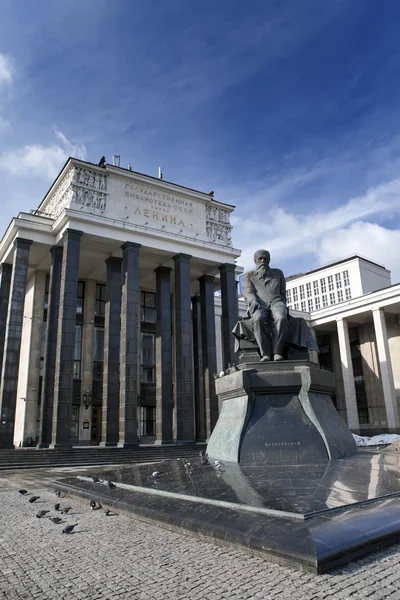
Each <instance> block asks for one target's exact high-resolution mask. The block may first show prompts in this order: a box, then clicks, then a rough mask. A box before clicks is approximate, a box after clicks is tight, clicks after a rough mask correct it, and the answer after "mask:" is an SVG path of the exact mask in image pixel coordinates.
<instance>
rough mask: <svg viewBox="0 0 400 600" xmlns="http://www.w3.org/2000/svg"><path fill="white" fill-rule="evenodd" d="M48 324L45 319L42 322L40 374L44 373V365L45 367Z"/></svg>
mask: <svg viewBox="0 0 400 600" xmlns="http://www.w3.org/2000/svg"><path fill="white" fill-rule="evenodd" d="M46 326H47V323H46V321H44V322H43V323H42V339H41V342H40V374H41V375H43V367H44V353H45V350H46Z"/></svg>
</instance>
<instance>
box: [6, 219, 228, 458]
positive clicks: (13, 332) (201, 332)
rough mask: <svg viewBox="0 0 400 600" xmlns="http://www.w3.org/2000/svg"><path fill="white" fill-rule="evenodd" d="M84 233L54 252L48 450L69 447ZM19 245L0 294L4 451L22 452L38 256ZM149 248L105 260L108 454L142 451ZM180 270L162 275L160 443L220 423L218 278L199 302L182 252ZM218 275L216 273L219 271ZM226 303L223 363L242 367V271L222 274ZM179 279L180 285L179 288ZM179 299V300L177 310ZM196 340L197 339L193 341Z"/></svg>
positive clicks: (45, 413) (201, 290)
mask: <svg viewBox="0 0 400 600" xmlns="http://www.w3.org/2000/svg"><path fill="white" fill-rule="evenodd" d="M81 239H82V232H81V231H78V230H75V229H67V230H66V231H65V233H64V235H63V238H62V240H61V244H60V245H59V246H58V245H57V246H54V247H53V248H51V251H50V252H51V268H50V280H49V299H48V310H47V326H46V337H45V352H44V366H43V384H42V395H41V413H40V433H39V444H38V447H41V448H46V447H49V448H52V449H59V448H69V447H70V446H71V419H72V397H73V368H74V348H75V330H76V310H77V287H78V278H79V262H80V250H81ZM31 244H32V242H31V241H30V240H26V239H23V238H19V237H18V238H16V239H15V241H14V251H13V264H12V265H10V264H6V263H4V264H2V265H1V269H2V275H1V285H0V365H1V383H0V413H1V422H0V447H3V448H5V447H8V448H11V447H13V437H14V426H15V412H16V401H17V387H18V373H19V355H20V347H21V333H22V327H23V317H24V300H25V290H26V284H27V274H28V264H29V252H30V246H31ZM140 248H141V246H140V244H136V243H134V242H125V243H124V244H123V245H122V246H121V249H122V258H119V257H114V256H111V257H110V258H108V259H107V260H106V289H107V301H106V312H105V326H104V338H105V339H104V372H103V399H102V435H101V445H102V446H120V447H131V446H135V445H137V444H138V434H137V398H138V395H139V390H140V379H139V377H140V369H139V366H140V365H139V360H140V359H139V353H138V348H139V343H138V332H139V318H140V307H139V304H138V298H139V261H140ZM173 263H174V268H173V269H171V268H170V267H167V266H159V267H158V268H157V269H155V284H156V285H155V287H156V415H157V417H156V443H157V444H170V443H178V444H179V443H190V442H195V441H196V439H197V440H200V439H201V440H204V439H206V438H207V437H208V436H209V435H210V433H211V431H212V429H213V427H214V425H215V423H216V420H217V418H218V404H217V398H216V395H215V390H214V381H213V374H214V373H215V372H216V370H217V366H216V363H217V360H216V336H215V314H214V277H211V276H209V275H203V276H202V277H200V278H199V281H198V293H196V295H195V296H194V297H192V294H191V271H190V263H191V256H189V255H188V254H183V253H178V254H177V255H175V256H174V257H173ZM216 266H217V265H216ZM218 268H219V272H220V280H221V281H220V285H221V296H222V298H221V300H222V321H221V323H222V352H223V364H224V367H225V368H226V367H227V366H228V364H230V363H233V362H234V361H235V354H234V340H233V336H232V335H231V331H232V329H233V327H234V325H235V323H236V321H237V319H238V302H237V290H236V282H235V265H234V264H229V263H224V264H221V265H218ZM171 271H173V286H172V285H171ZM171 294H173V297H174V303H173V308H171ZM193 334H194V335H193Z"/></svg>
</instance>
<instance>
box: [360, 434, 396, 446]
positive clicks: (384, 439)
mask: <svg viewBox="0 0 400 600" xmlns="http://www.w3.org/2000/svg"><path fill="white" fill-rule="evenodd" d="M353 437H354V439H355V441H356V444H357V446H379V445H381V444H393V442H396V441H397V440H398V439H400V435H397V433H381V434H379V435H374V436H373V437H367V436H364V435H356V434H355V433H353Z"/></svg>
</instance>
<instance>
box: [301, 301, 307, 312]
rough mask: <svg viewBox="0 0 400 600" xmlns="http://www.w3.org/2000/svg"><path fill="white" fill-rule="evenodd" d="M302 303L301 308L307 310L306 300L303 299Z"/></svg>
mask: <svg viewBox="0 0 400 600" xmlns="http://www.w3.org/2000/svg"><path fill="white" fill-rule="evenodd" d="M300 305H301V310H303V311H304V312H305V311H306V310H307V309H306V301H305V300H302V301H301V303H300Z"/></svg>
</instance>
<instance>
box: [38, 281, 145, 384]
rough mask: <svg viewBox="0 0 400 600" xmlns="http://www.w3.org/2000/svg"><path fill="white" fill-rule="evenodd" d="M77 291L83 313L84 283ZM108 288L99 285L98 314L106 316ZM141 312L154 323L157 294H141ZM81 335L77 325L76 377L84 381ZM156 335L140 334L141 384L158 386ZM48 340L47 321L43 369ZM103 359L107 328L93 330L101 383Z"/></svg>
mask: <svg viewBox="0 0 400 600" xmlns="http://www.w3.org/2000/svg"><path fill="white" fill-rule="evenodd" d="M80 283H82V287H81V288H80V290H78V292H80V293H82V304H81V307H82V311H83V297H84V282H83V281H82V282H80ZM105 288H106V286H105V285H102V284H97V285H96V314H97V315H99V316H104V313H105V303H106V300H105ZM141 313H142V321H143V322H145V323H155V321H156V310H155V294H154V293H150V292H142V294H141ZM82 334H83V325H82V324H81V323H77V324H76V326H75V347H74V370H73V378H74V379H81V377H82V370H81V362H82ZM155 337H156V336H155V333H153V332H150V331H143V332H142V333H141V344H140V347H141V355H140V356H141V361H140V370H141V381H142V383H155V362H156V361H155ZM45 341H46V321H44V323H43V325H42V340H41V361H40V363H41V364H40V366H41V369H43V366H44V353H45ZM103 360H104V328H103V327H95V329H94V347H93V380H94V381H102V379H103Z"/></svg>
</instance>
